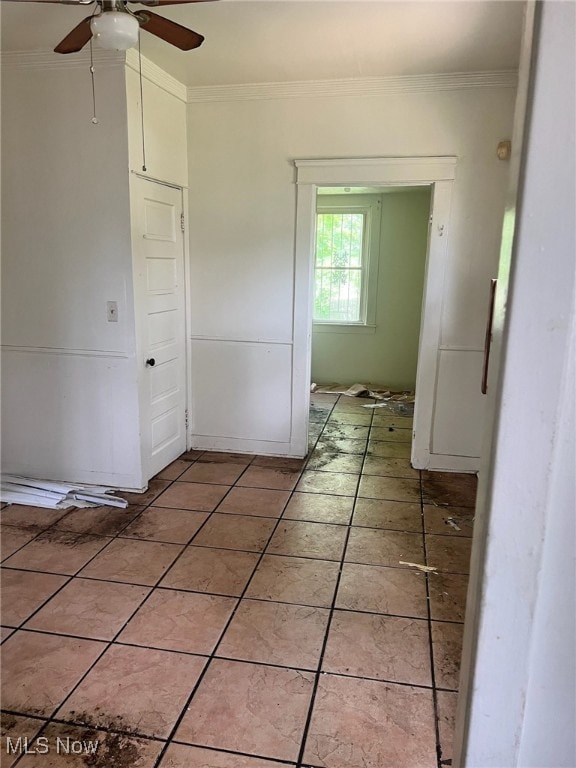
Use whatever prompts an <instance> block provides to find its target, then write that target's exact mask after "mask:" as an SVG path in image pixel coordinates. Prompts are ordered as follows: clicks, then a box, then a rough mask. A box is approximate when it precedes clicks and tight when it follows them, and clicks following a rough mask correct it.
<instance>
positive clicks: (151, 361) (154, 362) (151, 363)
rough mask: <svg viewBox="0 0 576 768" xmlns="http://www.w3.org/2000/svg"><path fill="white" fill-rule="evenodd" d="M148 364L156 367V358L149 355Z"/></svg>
mask: <svg viewBox="0 0 576 768" xmlns="http://www.w3.org/2000/svg"><path fill="white" fill-rule="evenodd" d="M146 365H148V366H150V368H154V366H155V365H156V360H154V358H153V357H149V358H148V360H146Z"/></svg>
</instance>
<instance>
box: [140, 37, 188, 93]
mask: <svg viewBox="0 0 576 768" xmlns="http://www.w3.org/2000/svg"><path fill="white" fill-rule="evenodd" d="M126 66H127V67H129V68H130V69H132V70H134V72H139V71H140V63H139V59H138V50H137V49H136V48H130V49H129V50H127V51H126ZM142 77H144V78H146V80H148V81H149V82H151V83H154V85H157V86H158V87H159V88H162V90H164V91H166V92H167V93H169V94H171V95H172V96H175V97H176V98H177V99H180V101H183V102H186V99H187V89H186V86H185V85H183V84H182V83H181V82H180V81H179V80H176V78H175V77H172V75H169V74H168V72H166V71H165V70H163V69H162V68H161V67H159V66H158V65H157V64H155V63H154V62H153V61H151V60H150V59H147V58H146V57H145V56H142Z"/></svg>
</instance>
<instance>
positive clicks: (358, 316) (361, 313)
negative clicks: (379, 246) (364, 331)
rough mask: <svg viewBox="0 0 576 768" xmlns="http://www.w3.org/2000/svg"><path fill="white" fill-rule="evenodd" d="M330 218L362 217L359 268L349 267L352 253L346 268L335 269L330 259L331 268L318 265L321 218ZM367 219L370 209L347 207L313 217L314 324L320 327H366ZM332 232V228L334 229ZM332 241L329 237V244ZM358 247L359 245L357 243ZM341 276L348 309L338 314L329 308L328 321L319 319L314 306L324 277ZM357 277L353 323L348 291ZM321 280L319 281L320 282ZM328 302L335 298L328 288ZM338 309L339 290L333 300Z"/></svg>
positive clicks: (337, 267) (338, 267)
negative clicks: (357, 284) (346, 291)
mask: <svg viewBox="0 0 576 768" xmlns="http://www.w3.org/2000/svg"><path fill="white" fill-rule="evenodd" d="M327 214H330V215H333V216H338V215H340V216H342V217H343V216H346V215H355V216H361V217H362V228H361V235H360V243H359V245H360V258H359V261H360V264H359V265H358V266H356V265H355V266H350V262H351V260H352V254H351V249H350V251H349V255H348V260H347V261H348V264H347V265H346V266H337V265H334V264H333V260H332V259H330V264H329V265H328V266H324V265H322V264H320V263H319V258H318V235H319V232H320V231H321V228H320V224H319V222H320V216H322V215H327ZM369 215H370V209H369V208H366V207H364V206H363V207H362V209H358V208H354V207H352V208H349V207H340V206H339V207H338V208H332V207H331V208H329V209H318V211H317V213H316V239H315V252H314V313H313V314H314V317H313V320H314V323H317V324H322V325H365V324H366V283H367V278H368V237H367V233H368V231H369ZM342 227H343V223H342V224H341V225H340V231H342ZM333 229H334V228H333ZM333 239H334V238H333V237H332V240H333ZM356 245H358V243H356ZM354 261H355V262H356V264H357V262H358V258H354ZM337 272H339V273H341V274H346V279H345V280H343V281H342V282H345V283H346V284H347V287H348V295H347V297H346V301H347V305H346V306H345V308H344V309H343V310H340V311H338V309H336V310H335V311H332V306H330V307H329V310H328V312H329V313H330V314H331V316H330V314H329V316H328V317H326V316H324V317H321V316H319V314H318V306H317V299H318V297H317V294H318V289H319V287H320V288H321V287H322V286H323V284H324V279H323V277H324V275H329V273H337ZM355 275H358V276H359V278H360V279H359V286H358V291H357V299H356V301H355V306H356V307H357V311H356V312H355V317H354V319H350V309H354V304H352V305H351V304H350V287H351V285H352V284H353V282H355V280H354V279H351V278H353V276H355ZM319 278H320V279H319ZM328 298H329V301H330V303H331V304H332V303H333V302H334V299H335V296H334V294H333V293H332V287H330V288H329V293H328ZM335 300H336V302H337V303H338V305H339V304H340V290H339V291H338V297H337V298H336V299H335ZM346 311H348V316H345V317H342V315H346ZM337 313H338V314H340V317H337V316H335V315H336V314H337Z"/></svg>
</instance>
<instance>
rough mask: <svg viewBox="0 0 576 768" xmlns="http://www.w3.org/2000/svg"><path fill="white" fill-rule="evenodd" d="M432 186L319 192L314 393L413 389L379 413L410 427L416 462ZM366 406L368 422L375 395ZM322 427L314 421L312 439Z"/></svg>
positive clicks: (406, 433) (380, 406)
mask: <svg viewBox="0 0 576 768" xmlns="http://www.w3.org/2000/svg"><path fill="white" fill-rule="evenodd" d="M431 190H432V188H431V186H430V185H421V186H415V187H409V186H400V187H394V186H387V187H378V186H369V187H344V188H343V187H318V188H317V197H316V199H317V206H316V211H317V212H316V238H315V255H314V266H313V296H312V303H313V306H312V322H313V325H312V350H311V377H312V382H314V383H313V384H312V389H313V390H314V391H319V392H322V391H324V392H326V391H330V390H335V389H338V390H339V391H345V390H347V388H348V387H350V386H351V385H357V386H356V389H359V390H362V389H364V390H368V392H371V391H372V392H396V393H398V392H400V393H402V392H403V393H406V394H404V395H402V396H395V397H398V398H399V399H393V400H382V401H380V402H378V403H377V404H374V405H376V407H375V408H374V414H375V415H376V414H379V415H382V416H390V415H396V416H398V417H400V422H399V423H400V424H402V426H405V427H406V426H407V427H408V429H406V430H403V432H402V433H400V434H401V435H402V437H403V438H404V439H405V440H406V444H405V445H404V446H403V449H402V450H403V452H406V451H408V458H409V452H410V443H411V436H412V429H411V427H412V420H411V419H408V418H405V417H411V416H412V414H413V400H414V399H413V393H414V390H415V387H416V370H417V359H418V345H419V336H420V320H421V308H422V296H423V288H424V276H425V265H426V255H427V251H428V231H429V218H430V205H431ZM360 383H362V386H360ZM335 385H336V386H335ZM352 391H354V387H352ZM348 399H349V400H350V402H351V403H354V400H352V399H351V398H348ZM341 400H342V401H343V402H345V401H346V398H341ZM356 403H357V405H358V406H359V408H358V416H362V418H361V419H359V420H357V421H358V426H360V425H362V426H364V425H365V424H366V423H367V419H370V418H371V416H372V410H371V409H370V408H365V409H362V405H366V404H367V403H368V405H370V404H372V400H370V401H367V400H366V399H364V398H362V399H361V400H359V401H356ZM351 407H352V405H351ZM408 422H409V423H408ZM353 427H354V425H352V423H351V422H350V425H349V426H347V425H344V424H343V425H342V427H341V429H340V432H338V434H337V435H336V434H335V436H334V437H335V439H338V438H342V439H344V440H345V439H346V438H347V437H352V438H353V436H354V428H353ZM316 431H317V427H315V426H314V422H312V424H311V425H310V427H309V442H310V443H311V442H312V441H313V439H314V437H315V432H316ZM358 431H360V432H361V431H362V430H361V429H360V430H358ZM348 433H350V434H348Z"/></svg>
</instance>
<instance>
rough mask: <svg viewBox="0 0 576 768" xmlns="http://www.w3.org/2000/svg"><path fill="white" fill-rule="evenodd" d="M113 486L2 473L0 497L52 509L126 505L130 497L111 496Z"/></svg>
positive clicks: (7, 500)
mask: <svg viewBox="0 0 576 768" xmlns="http://www.w3.org/2000/svg"><path fill="white" fill-rule="evenodd" d="M112 491H113V489H111V488H105V487H103V486H100V485H73V484H70V483H57V482H53V481H51V480H35V479H33V478H29V477H19V476H18V475H2V476H1V477H0V501H3V502H5V503H8V504H24V505H27V506H32V507H48V508H49V509H68V507H99V506H101V505H103V504H104V505H106V506H111V507H121V508H125V507H127V506H128V502H127V501H126V499H121V498H119V497H118V496H111V495H110V494H111V493H112Z"/></svg>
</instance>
